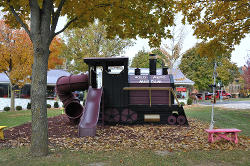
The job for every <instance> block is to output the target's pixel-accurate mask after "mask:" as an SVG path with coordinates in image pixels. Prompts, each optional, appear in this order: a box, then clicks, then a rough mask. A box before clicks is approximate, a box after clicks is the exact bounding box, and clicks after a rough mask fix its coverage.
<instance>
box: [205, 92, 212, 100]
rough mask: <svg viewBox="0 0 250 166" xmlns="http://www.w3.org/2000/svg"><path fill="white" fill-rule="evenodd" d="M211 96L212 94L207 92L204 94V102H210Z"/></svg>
mask: <svg viewBox="0 0 250 166" xmlns="http://www.w3.org/2000/svg"><path fill="white" fill-rule="evenodd" d="M212 96H213V93H210V92H207V93H205V100H211V99H212Z"/></svg>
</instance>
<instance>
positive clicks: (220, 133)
mask: <svg viewBox="0 0 250 166" xmlns="http://www.w3.org/2000/svg"><path fill="white" fill-rule="evenodd" d="M205 131H206V132H208V142H211V143H213V142H214V141H217V140H220V139H226V140H228V141H233V142H234V143H236V144H237V143H238V132H241V130H239V129H206V130H205ZM229 135H231V137H229Z"/></svg>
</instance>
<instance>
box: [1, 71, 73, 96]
mask: <svg viewBox="0 0 250 166" xmlns="http://www.w3.org/2000/svg"><path fill="white" fill-rule="evenodd" d="M69 75H70V73H69V72H67V71H64V70H49V71H48V75H47V97H48V98H54V97H55V91H54V88H55V85H56V81H57V79H58V78H59V77H61V76H69ZM15 95H16V97H17V98H30V84H26V85H24V86H23V87H22V88H20V89H19V88H15ZM0 97H2V98H8V97H10V86H9V78H8V77H7V76H6V75H5V74H4V73H0Z"/></svg>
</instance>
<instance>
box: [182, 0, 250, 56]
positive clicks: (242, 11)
mask: <svg viewBox="0 0 250 166" xmlns="http://www.w3.org/2000/svg"><path fill="white" fill-rule="evenodd" d="M177 6H178V7H177V8H178V10H179V11H181V12H182V14H183V16H184V17H183V20H182V22H183V23H186V22H188V23H189V24H191V25H193V29H194V35H196V37H197V38H199V39H202V40H204V41H207V42H210V44H209V45H207V47H203V49H204V48H206V49H207V50H211V49H212V47H213V46H214V45H216V44H218V45H221V46H222V47H220V51H221V52H224V53H225V52H228V51H229V52H231V51H232V50H233V49H234V46H235V45H238V44H240V41H241V39H243V38H244V37H245V36H246V34H248V33H249V32H250V29H249V27H250V21H249V15H250V10H249V6H250V2H249V0H240V1H235V0H216V1H211V0H203V1H197V0H188V1H187V0H181V1H178V5H177ZM209 46H211V47H209Z"/></svg>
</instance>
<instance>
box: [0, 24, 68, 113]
mask: <svg viewBox="0 0 250 166" xmlns="http://www.w3.org/2000/svg"><path fill="white" fill-rule="evenodd" d="M62 44H63V43H62V40H61V39H60V38H58V37H56V38H55V39H54V40H53V41H52V44H51V46H50V48H51V56H50V58H49V69H52V68H55V67H56V66H57V65H62V63H63V60H62V58H59V55H60V54H61V51H62ZM0 48H1V50H0V53H1V55H2V56H1V57H0V72H4V73H5V74H6V76H7V77H8V78H9V80H10V91H11V93H10V96H11V104H10V108H11V111H14V110H15V95H14V89H15V88H17V87H18V88H21V87H22V86H23V85H24V84H25V83H28V82H30V76H31V65H32V63H33V56H32V55H33V48H32V43H31V41H30V39H29V36H28V35H27V33H26V32H25V31H24V30H15V29H11V28H10V27H9V26H8V25H7V24H5V22H4V20H0Z"/></svg>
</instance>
